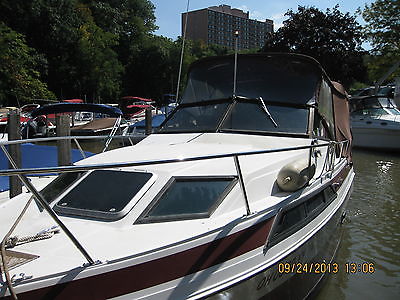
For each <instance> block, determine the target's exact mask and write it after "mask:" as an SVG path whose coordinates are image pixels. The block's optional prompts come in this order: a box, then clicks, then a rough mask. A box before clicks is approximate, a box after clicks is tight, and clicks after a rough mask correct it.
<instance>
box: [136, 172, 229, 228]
mask: <svg viewBox="0 0 400 300" xmlns="http://www.w3.org/2000/svg"><path fill="white" fill-rule="evenodd" d="M233 181H234V178H191V179H182V178H176V179H174V180H173V181H172V183H171V184H170V185H169V187H168V188H167V189H166V190H165V191H164V192H163V193H162V195H161V196H160V197H158V198H157V199H156V201H155V202H153V203H152V204H151V205H150V207H149V208H148V209H147V210H146V211H145V214H144V215H143V216H142V217H141V218H140V219H139V222H154V221H163V220H176V219H188V218H197V217H208V216H210V215H211V213H212V212H213V211H214V209H215V208H216V207H217V206H218V205H219V203H220V202H221V201H222V199H223V197H224V196H225V195H226V193H227V191H228V190H229V188H230V187H231V186H232V184H233Z"/></svg>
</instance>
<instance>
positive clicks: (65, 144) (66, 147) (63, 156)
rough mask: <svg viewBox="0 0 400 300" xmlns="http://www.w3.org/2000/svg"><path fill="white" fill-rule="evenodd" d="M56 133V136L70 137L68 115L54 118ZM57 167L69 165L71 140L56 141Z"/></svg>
mask: <svg viewBox="0 0 400 300" xmlns="http://www.w3.org/2000/svg"><path fill="white" fill-rule="evenodd" d="M56 132H57V136H70V135H71V128H70V117H69V115H57V116H56ZM57 154H58V165H59V166H69V165H71V140H59V141H57Z"/></svg>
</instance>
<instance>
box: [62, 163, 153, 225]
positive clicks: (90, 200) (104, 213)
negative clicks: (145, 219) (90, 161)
mask: <svg viewBox="0 0 400 300" xmlns="http://www.w3.org/2000/svg"><path fill="white" fill-rule="evenodd" d="M152 176H153V174H151V173H144V172H126V171H115V170H96V171H92V172H90V173H89V174H87V175H86V176H85V177H84V178H83V179H82V180H80V181H79V182H78V183H77V184H76V185H75V186H73V188H72V189H71V190H69V191H68V192H67V193H66V194H65V195H64V196H62V198H61V199H60V200H58V202H57V203H56V205H55V207H54V209H55V211H57V212H59V213H62V214H67V215H80V216H87V217H99V218H106V219H116V218H120V217H122V216H123V215H124V214H125V213H126V210H127V209H126V207H127V206H128V204H129V203H130V202H131V200H132V199H133V198H134V197H135V196H137V194H138V193H139V191H140V190H142V188H143V187H144V186H145V185H146V183H147V182H149V180H150V178H151V177H152ZM110 179H112V180H110Z"/></svg>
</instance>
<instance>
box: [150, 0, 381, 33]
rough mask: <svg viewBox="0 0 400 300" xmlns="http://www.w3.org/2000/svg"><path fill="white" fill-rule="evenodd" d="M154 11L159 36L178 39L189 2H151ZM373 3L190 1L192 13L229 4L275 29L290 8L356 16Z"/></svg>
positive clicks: (363, 0) (354, 0) (340, 0)
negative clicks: (336, 12) (332, 11)
mask: <svg viewBox="0 0 400 300" xmlns="http://www.w3.org/2000/svg"><path fill="white" fill-rule="evenodd" d="M150 1H151V2H152V3H153V4H154V6H155V7H156V9H155V15H156V25H157V26H158V27H159V29H158V30H157V31H156V32H155V34H156V35H162V36H165V37H168V38H171V39H173V40H175V39H176V38H177V37H178V36H180V35H181V13H184V12H186V7H187V0H150ZM372 2H375V1H374V0H319V1H317V0H314V1H310V0H297V1H294V0H275V1H271V0H246V1H245V0H190V2H189V11H191V10H196V9H202V8H206V7H209V6H215V5H216V6H218V5H221V4H226V5H230V6H231V7H232V8H239V9H241V10H243V11H245V12H247V11H248V12H249V14H250V19H256V20H259V21H265V19H270V20H273V21H274V30H277V29H278V28H279V27H281V26H282V22H283V21H284V20H285V17H284V14H285V12H286V11H288V10H289V9H292V10H293V11H297V7H298V6H299V5H301V6H314V7H317V8H318V9H320V10H322V11H324V12H325V11H326V9H327V8H333V7H334V6H335V5H336V4H339V10H340V11H341V12H342V13H347V12H349V13H350V14H354V13H355V12H356V10H357V9H358V8H359V7H360V8H362V9H363V8H364V7H365V5H366V4H371V3H372ZM357 20H358V22H359V23H360V24H364V23H363V19H362V18H361V17H358V19H357Z"/></svg>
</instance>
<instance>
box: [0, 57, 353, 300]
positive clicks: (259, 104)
mask: <svg viewBox="0 0 400 300" xmlns="http://www.w3.org/2000/svg"><path fill="white" fill-rule="evenodd" d="M233 75H235V76H233ZM233 78H236V81H234V82H233V81H232V79H233ZM351 140H352V137H351V132H350V124H349V109H348V99H347V96H346V93H345V91H344V89H343V87H342V86H341V85H340V84H338V83H334V82H332V81H331V80H330V79H329V77H328V76H327V75H326V73H325V72H324V70H323V69H322V68H321V66H320V65H319V63H318V62H317V61H315V60H314V59H313V58H311V57H308V56H304V55H297V54H277V53H275V54H269V53H266V54H257V55H252V54H247V55H244V54H243V55H237V56H236V55H230V56H223V57H209V58H205V59H202V60H199V61H197V62H195V63H193V64H192V65H191V67H190V69H189V74H188V81H187V86H186V89H185V92H184V93H183V96H182V99H181V101H180V103H179V105H178V107H176V109H175V110H174V111H173V112H172V113H171V114H170V115H169V116H168V117H167V118H166V120H165V121H164V122H163V123H162V124H161V126H160V130H159V131H158V133H156V134H151V135H149V136H148V137H146V138H145V139H143V140H142V141H141V142H139V143H138V144H136V145H134V146H130V147H124V148H120V149H115V150H110V151H107V152H104V153H101V154H98V155H93V156H91V157H89V158H86V159H84V160H81V161H79V162H77V163H76V164H75V165H74V166H68V167H54V168H41V169H17V170H5V171H4V170H3V171H0V175H3V176H4V175H20V176H21V177H20V178H21V180H23V181H24V183H25V184H26V185H27V186H28V187H29V188H30V193H24V194H21V195H19V196H17V197H15V198H13V199H12V200H9V201H7V202H6V203H3V204H2V205H1V209H0V214H1V216H0V217H1V220H2V226H1V227H0V237H1V238H2V240H3V241H2V243H1V244H2V249H1V250H2V251H1V255H2V263H1V269H2V270H4V276H2V277H1V278H2V280H0V298H1V299H7V300H8V299H11V297H17V296H18V298H19V299H30V300H35V299H43V298H46V297H47V298H53V299H56V298H57V299H110V298H118V299H147V300H150V299H154V300H159V299H205V298H207V299H249V300H250V299H261V298H264V299H265V298H269V299H305V298H307V297H308V296H309V295H310V293H311V292H312V291H314V290H315V288H316V287H317V285H318V283H319V282H320V281H321V279H322V278H323V276H324V275H325V274H326V273H336V272H339V268H341V267H342V266H339V265H338V264H337V263H336V262H335V261H334V257H335V253H336V251H337V249H338V247H339V244H340V237H341V230H342V223H343V220H344V218H345V215H346V203H347V200H348V199H349V197H350V194H351V191H352V185H353V180H354V170H353V166H352V161H351ZM32 172H35V173H36V174H42V173H49V172H51V173H60V175H59V177H57V178H56V179H55V180H54V181H52V182H51V183H50V184H49V185H48V186H46V187H45V188H43V189H42V190H41V191H40V192H39V191H38V190H36V189H35V188H34V187H32V186H31V185H30V183H29V182H27V181H26V180H25V178H24V177H23V176H22V175H24V174H30V173H32ZM21 211H23V213H22V214H21V217H20V218H19V219H18V220H17V221H15V216H16V215H19V214H20V212H21ZM10 228H12V229H14V230H10ZM328 268H329V269H328Z"/></svg>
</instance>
